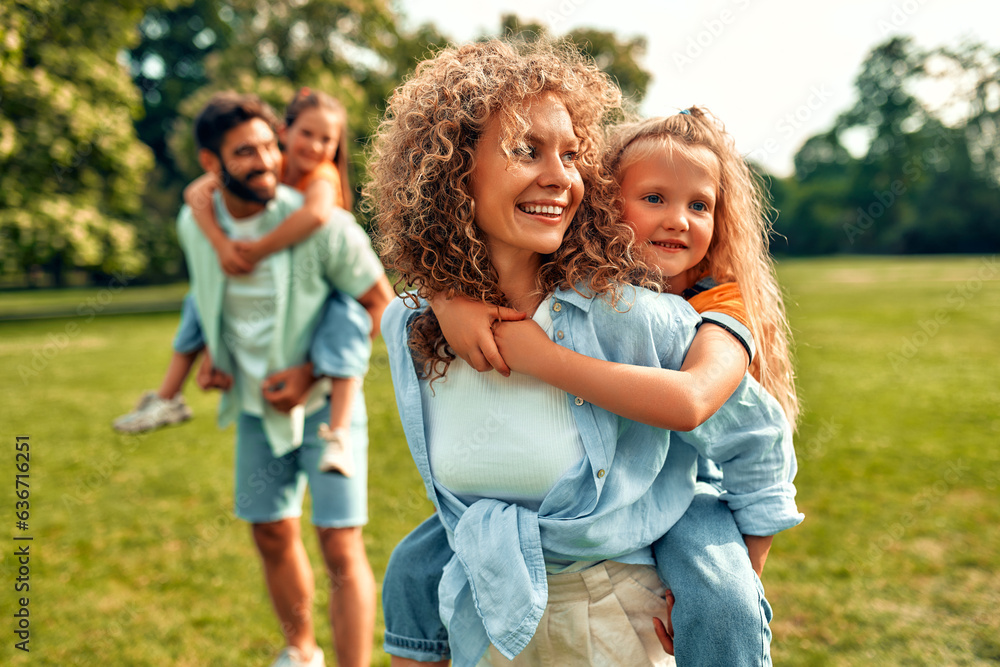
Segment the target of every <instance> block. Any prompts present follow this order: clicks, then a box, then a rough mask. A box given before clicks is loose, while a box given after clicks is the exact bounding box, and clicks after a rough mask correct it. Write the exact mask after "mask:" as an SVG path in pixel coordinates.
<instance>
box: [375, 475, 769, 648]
mask: <svg viewBox="0 0 1000 667" xmlns="http://www.w3.org/2000/svg"><path fill="white" fill-rule="evenodd" d="M700 460H702V459H700ZM709 463H711V462H709ZM696 489H697V491H698V493H696V494H695V497H694V500H692V502H691V505H690V507H688V509H687V511H686V512H684V515H683V516H682V517H681V518H680V520H679V521H677V523H675V524H674V525H673V527H671V528H670V530H669V531H668V532H667V534H666V535H665V536H664V537H662V538H660V539H659V540H657V541H656V542H655V543H654V544H653V550H654V553H655V555H656V571H657V574H658V575H659V577H660V579H661V580H662V581H663V582H664V583H666V584H667V585H668V587H670V588H671V589H672V590H673V593H674V597H675V599H676V603H675V605H674V610H673V614H672V620H673V623H674V648H675V656H676V660H677V665H678V667H702V666H704V667H715V666H718V665H740V666H747V667H749V666H751V665H759V666H762V667H766V666H768V665H770V664H771V656H770V643H771V629H770V627H769V625H768V623H769V622H770V620H771V607H770V605H769V604H768V602H767V600H766V599H765V598H764V590H763V587H762V586H761V583H760V579H758V578H757V575H756V573H755V572H754V571H753V569H752V568H751V566H750V559H749V558H748V556H747V550H746V546H745V545H744V543H743V538H742V535H741V534H740V532H739V529H738V528H737V527H736V522H735V521H734V520H733V515H732V512H730V511H729V508H728V507H726V505H725V503H722V502H720V501H719V490H718V489H716V488H713V487H711V486H710V485H707V484H698V485H697V487H696ZM451 556H452V550H451V547H450V546H449V545H448V536H447V533H446V532H445V528H444V524H442V523H441V521H440V520H439V519H438V517H437V515H434V516H431V517H430V518H428V519H427V520H425V521H424V522H423V523H421V524H420V525H419V526H417V528H415V529H414V530H413V532H412V533H410V534H409V535H407V536H406V537H405V538H404V539H403V541H402V542H400V543H399V545H398V546H397V547H396V548H395V549H394V550H393V552H392V558H390V559H389V566H388V568H387V569H386V572H385V583H384V584H383V586H382V606H383V608H384V609H385V628H386V632H385V645H384V648H385V651H386V653H389V654H391V655H397V656H400V657H404V658H410V659H413V660H419V661H422V662H433V661H435V660H443V659H445V658H447V657H448V655H449V654H448V642H447V637H448V633H447V630H445V627H444V625H443V624H442V623H441V621H440V617H439V613H438V585H439V582H440V579H441V568H442V567H444V564H445V563H447V562H448V560H449V559H450V558H451ZM431 638H433V639H431Z"/></svg>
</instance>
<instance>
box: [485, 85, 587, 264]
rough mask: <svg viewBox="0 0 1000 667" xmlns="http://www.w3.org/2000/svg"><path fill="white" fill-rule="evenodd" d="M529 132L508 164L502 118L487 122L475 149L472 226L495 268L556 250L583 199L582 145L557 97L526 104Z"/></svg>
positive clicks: (526, 102)
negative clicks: (578, 161)
mask: <svg viewBox="0 0 1000 667" xmlns="http://www.w3.org/2000/svg"><path fill="white" fill-rule="evenodd" d="M525 107H526V108H525V116H526V118H527V120H528V122H529V124H530V127H531V129H530V130H529V131H528V134H527V136H525V137H524V140H523V144H522V145H521V146H517V147H515V149H514V155H513V159H512V160H508V158H507V155H506V154H505V153H504V152H503V149H502V148H501V145H500V142H501V126H500V119H499V118H498V117H496V116H494V117H493V118H491V119H490V121H489V122H488V124H487V125H486V128H485V130H484V132H483V134H482V136H481V137H480V139H479V142H478V143H477V144H476V150H475V167H474V169H473V170H472V174H471V177H470V179H469V190H470V194H471V195H472V197H473V199H474V200H475V204H476V208H475V222H476V226H477V227H479V229H480V230H481V231H482V232H483V235H484V236H485V237H486V243H487V246H489V249H490V257H491V259H492V260H493V262H494V264H496V263H497V262H500V263H507V261H508V260H509V259H512V258H514V257H522V258H523V257H527V258H531V259H534V258H536V256H538V255H543V254H550V253H553V252H555V251H556V250H558V249H559V246H560V245H561V244H562V240H563V235H564V234H565V233H566V230H567V229H568V228H569V225H570V222H571V221H572V220H573V216H574V215H576V210H577V208H578V207H579V206H580V201H581V200H582V199H583V187H584V186H583V178H582V177H581V176H580V173H579V172H578V171H577V168H576V154H577V151H578V150H579V148H580V140H579V138H577V136H576V133H575V132H574V130H573V122H572V119H571V118H570V116H569V112H568V111H567V110H566V106H565V105H564V104H563V103H562V101H561V100H560V99H559V98H558V97H557V96H555V95H552V94H544V95H541V96H539V97H535V98H531V99H529V100H526V101H525Z"/></svg>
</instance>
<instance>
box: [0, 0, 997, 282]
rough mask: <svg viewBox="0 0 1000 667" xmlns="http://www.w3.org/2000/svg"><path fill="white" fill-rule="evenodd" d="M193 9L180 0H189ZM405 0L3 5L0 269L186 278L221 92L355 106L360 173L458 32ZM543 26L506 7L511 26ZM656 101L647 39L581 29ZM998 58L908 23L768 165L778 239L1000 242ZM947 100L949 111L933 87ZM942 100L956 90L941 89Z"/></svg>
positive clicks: (798, 249) (779, 247) (581, 37)
mask: <svg viewBox="0 0 1000 667" xmlns="http://www.w3.org/2000/svg"><path fill="white" fill-rule="evenodd" d="M178 5H181V6H178ZM404 24H405V22H404V21H402V20H401V17H400V16H399V15H398V14H397V13H396V12H395V10H394V9H393V7H392V5H391V4H390V3H389V2H388V0H361V1H348V0H284V1H282V2H269V3H265V2H259V1H258V0H180V1H178V0H123V1H120V2H113V3H112V2H109V1H108V0H92V1H90V2H86V3H62V2H54V1H52V0H18V1H16V2H12V3H4V4H3V5H2V6H0V274H5V275H7V276H8V277H10V276H13V275H20V276H28V277H29V280H30V279H31V277H33V276H40V275H42V274H49V275H52V276H55V279H56V282H57V284H58V283H59V280H60V278H61V277H62V276H63V275H64V274H65V272H66V270H67V269H69V268H74V267H75V268H82V269H84V270H86V271H87V272H89V273H91V274H101V273H105V274H106V273H112V272H116V271H122V272H125V273H127V274H130V275H133V276H134V275H137V274H141V277H142V279H145V280H160V279H165V278H172V277H176V276H178V275H180V272H181V271H182V263H181V258H180V252H179V249H178V247H177V243H176V237H175V234H174V229H173V220H174V217H175V215H176V213H177V210H178V208H179V205H180V193H181V188H182V187H183V185H184V184H185V183H186V182H187V181H188V180H189V179H190V178H192V177H193V176H195V175H197V173H198V168H197V164H196V161H195V152H194V146H193V140H192V138H191V131H190V127H191V120H192V118H193V116H194V114H195V113H196V112H197V110H198V109H199V108H200V106H201V105H202V104H203V103H204V101H205V100H206V99H207V98H208V96H209V95H210V94H211V93H212V92H213V91H216V90H220V89H236V90H241V91H253V92H256V93H258V94H260V95H261V96H263V97H264V98H265V99H267V100H268V101H269V102H271V103H272V104H273V105H274V106H275V107H276V108H277V109H279V110H280V109H282V108H283V106H284V104H285V103H286V102H287V100H288V99H289V98H290V97H291V95H292V93H293V92H294V91H295V90H296V89H297V88H298V87H300V86H303V85H305V86H310V87H313V88H317V89H320V90H325V91H328V92H330V93H331V94H333V95H335V96H337V97H338V98H340V99H341V100H342V101H343V102H344V104H345V106H346V107H347V109H348V116H349V126H350V130H349V131H350V133H351V135H352V137H353V138H354V139H355V142H354V143H353V144H352V145H353V146H354V152H355V156H354V158H355V159H354V167H355V173H354V174H353V177H354V182H355V184H358V183H360V182H361V181H363V179H364V168H365V167H364V159H363V157H364V146H365V144H366V141H367V138H368V136H369V134H370V133H371V131H372V130H373V128H374V127H375V124H376V123H377V121H378V118H379V115H380V113H381V110H382V109H383V108H384V100H385V99H386V97H387V96H388V94H389V93H390V92H391V91H392V89H393V88H394V87H395V86H396V85H397V84H398V83H399V82H400V81H401V80H402V79H403V78H404V77H405V76H406V75H407V73H408V72H410V71H411V70H412V68H413V67H414V66H415V65H416V63H417V62H418V61H419V60H421V59H422V58H424V57H426V56H428V55H429V54H431V53H432V52H433V51H434V49H435V48H437V47H439V46H441V45H443V44H445V43H446V42H447V41H448V39H447V37H446V36H444V35H441V34H440V33H439V32H438V31H437V29H436V28H435V27H434V26H433V25H422V26H418V27H414V28H404V27H402V26H403V25H404ZM544 32H545V30H544V28H543V27H542V26H540V25H538V24H532V23H522V22H520V21H519V20H518V19H517V17H515V16H512V15H509V16H505V17H503V19H502V21H501V25H500V26H499V30H498V34H508V35H512V36H515V37H516V38H520V39H534V38H535V37H536V36H537V35H540V34H542V33H544ZM565 36H566V37H567V38H568V39H570V40H572V41H573V43H575V44H576V45H577V46H578V48H580V50H581V51H583V52H585V53H587V54H589V55H590V56H592V57H593V58H594V59H595V61H596V62H597V63H598V64H599V65H600V66H601V67H603V68H604V69H605V70H606V71H608V72H609V73H610V74H611V75H612V76H613V77H614V78H615V79H616V80H617V81H618V82H619V84H620V85H621V86H622V89H623V90H624V91H625V94H626V96H627V97H628V98H629V99H630V100H632V102H633V103H634V104H635V105H636V106H638V104H639V102H641V100H642V98H643V96H644V95H645V91H646V87H647V85H648V83H649V80H650V75H649V73H648V72H647V71H646V70H645V69H643V67H642V65H641V59H642V57H643V55H644V52H645V46H646V44H645V41H644V40H643V38H641V37H634V38H630V39H620V38H618V37H617V36H616V35H615V34H613V33H610V32H606V31H601V30H597V29H589V28H578V29H575V30H572V31H570V32H568V33H566V35H565ZM998 81H1000V54H997V53H991V52H990V51H988V50H987V49H986V47H984V46H983V45H980V44H963V45H960V46H958V47H955V48H944V47H942V48H938V49H934V50H921V49H919V48H917V47H916V46H915V45H914V43H913V42H912V41H911V40H909V39H907V38H900V37H896V38H893V39H890V40H889V41H887V42H885V43H884V44H881V45H879V46H878V47H876V48H875V49H874V50H873V51H872V52H871V54H870V55H869V57H868V59H867V60H866V61H865V63H864V64H863V66H862V68H861V71H860V73H859V75H858V77H857V80H856V88H857V93H858V101H857V102H856V103H855V105H854V106H853V107H852V108H850V109H848V110H846V111H844V112H843V113H842V114H841V115H840V116H839V117H838V118H837V120H836V121H835V123H834V124H833V126H832V127H831V128H829V129H827V130H825V131H823V132H821V133H819V134H817V135H816V136H813V137H811V138H810V139H808V140H807V141H806V142H805V143H804V145H803V146H802V147H801V149H800V150H799V152H798V154H797V155H796V156H795V173H794V174H793V175H792V176H790V177H787V178H782V179H779V178H775V177H771V176H768V175H766V174H765V177H766V180H767V181H768V183H769V185H770V190H771V194H772V197H773V199H774V205H775V209H776V211H777V212H778V215H777V218H776V222H775V229H776V231H777V232H778V234H779V235H780V236H781V237H783V238H776V240H775V242H774V244H773V247H774V249H775V251H776V252H777V253H785V254H798V255H801V254H827V253H918V252H919V253H927V252H934V253H936V252H984V251H986V252H992V251H996V250H997V248H1000V226H998V225H997V224H996V222H997V218H998V217H1000V188H998V185H997V184H998V179H1000V140H998V139H1000V137H998V129H1000V82H998ZM934 86H937V87H938V90H939V91H940V89H941V87H942V86H943V87H944V88H945V89H946V90H947V96H946V98H947V100H948V102H947V103H946V104H943V105H938V106H936V107H934V108H931V107H930V106H929V105H928V103H927V102H926V100H927V99H930V98H932V97H933V96H929V95H927V94H925V93H926V92H927V91H928V90H931V89H933V88H934ZM938 96H940V95H938Z"/></svg>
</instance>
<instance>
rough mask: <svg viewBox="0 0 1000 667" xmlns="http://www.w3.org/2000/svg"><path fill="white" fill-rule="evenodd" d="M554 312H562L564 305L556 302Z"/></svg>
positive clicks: (553, 306) (553, 307) (553, 305)
mask: <svg viewBox="0 0 1000 667" xmlns="http://www.w3.org/2000/svg"><path fill="white" fill-rule="evenodd" d="M552 310H554V311H556V312H557V313H558V312H559V311H560V310H562V304H561V303H559V302H558V301H556V302H555V303H554V304H552Z"/></svg>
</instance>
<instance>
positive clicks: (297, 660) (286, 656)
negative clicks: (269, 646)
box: [271, 646, 326, 667]
mask: <svg viewBox="0 0 1000 667" xmlns="http://www.w3.org/2000/svg"><path fill="white" fill-rule="evenodd" d="M271 667H326V661H325V660H324V659H323V649H321V648H320V647H318V646H317V647H316V650H315V651H314V652H313V657H312V660H306V659H305V658H303V657H302V651H300V650H299V649H297V648H295V647H294V646H286V647H285V648H284V649H282V651H281V653H279V654H278V659H277V660H275V661H274V662H273V663H271Z"/></svg>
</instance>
